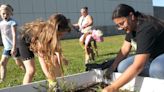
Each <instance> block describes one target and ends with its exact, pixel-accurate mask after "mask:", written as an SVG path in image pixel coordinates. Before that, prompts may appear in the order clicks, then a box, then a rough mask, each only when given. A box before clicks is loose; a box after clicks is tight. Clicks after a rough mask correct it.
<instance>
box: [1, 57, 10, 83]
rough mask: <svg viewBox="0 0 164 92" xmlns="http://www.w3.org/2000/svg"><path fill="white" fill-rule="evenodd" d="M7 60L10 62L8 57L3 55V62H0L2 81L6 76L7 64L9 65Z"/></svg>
mask: <svg viewBox="0 0 164 92" xmlns="http://www.w3.org/2000/svg"><path fill="white" fill-rule="evenodd" d="M7 62H8V57H6V56H4V55H2V58H1V62H0V71H1V72H0V74H1V76H0V77H1V82H2V81H4V79H5V77H6V71H7V68H6V65H7Z"/></svg>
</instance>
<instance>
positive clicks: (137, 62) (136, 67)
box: [102, 54, 150, 92]
mask: <svg viewBox="0 0 164 92" xmlns="http://www.w3.org/2000/svg"><path fill="white" fill-rule="evenodd" d="M149 56H150V55H149V54H138V55H136V56H135V59H134V63H133V64H132V65H130V66H129V67H128V68H127V70H126V71H125V72H124V73H123V74H122V75H121V76H120V77H119V78H118V79H117V80H116V81H114V82H113V84H112V85H111V86H108V87H106V88H105V89H104V90H103V91H102V92H115V91H118V89H119V88H120V87H122V86H123V85H125V84H126V83H128V82H129V81H130V80H132V79H133V78H134V77H135V76H137V75H138V74H139V73H140V72H141V71H142V70H143V68H144V65H145V63H146V61H147V60H148V58H149Z"/></svg>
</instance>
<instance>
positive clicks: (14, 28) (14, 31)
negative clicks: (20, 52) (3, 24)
mask: <svg viewBox="0 0 164 92" xmlns="http://www.w3.org/2000/svg"><path fill="white" fill-rule="evenodd" d="M12 37H13V39H12V42H13V47H12V50H11V54H12V55H15V54H16V52H15V51H16V26H13V27H12Z"/></svg>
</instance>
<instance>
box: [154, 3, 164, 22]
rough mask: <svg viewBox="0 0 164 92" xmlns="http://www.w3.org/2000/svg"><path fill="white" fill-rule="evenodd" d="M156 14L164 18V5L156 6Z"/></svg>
mask: <svg viewBox="0 0 164 92" xmlns="http://www.w3.org/2000/svg"><path fill="white" fill-rule="evenodd" d="M154 16H155V17H157V18H159V19H162V20H164V7H158V6H154Z"/></svg>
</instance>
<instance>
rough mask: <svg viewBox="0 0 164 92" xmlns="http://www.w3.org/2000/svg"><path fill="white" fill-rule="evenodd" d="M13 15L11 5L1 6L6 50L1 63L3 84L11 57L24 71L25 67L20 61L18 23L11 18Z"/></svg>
mask: <svg viewBox="0 0 164 92" xmlns="http://www.w3.org/2000/svg"><path fill="white" fill-rule="evenodd" d="M12 15H13V8H12V7H11V6H10V5H5V4H2V5H1V6H0V16H1V18H2V21H1V22H0V31H1V36H2V43H3V46H4V50H3V53H2V57H1V62H0V74H1V75H0V81H1V82H2V81H3V80H4V79H5V75H6V70H7V68H6V65H7V62H8V59H9V56H13V57H14V60H15V61H16V64H17V65H18V66H19V67H20V68H22V69H23V70H24V65H23V63H22V61H20V59H19V58H18V57H19V51H18V49H17V45H16V41H17V32H16V29H17V23H16V22H15V21H14V20H13V19H12V18H11V16H12Z"/></svg>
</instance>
